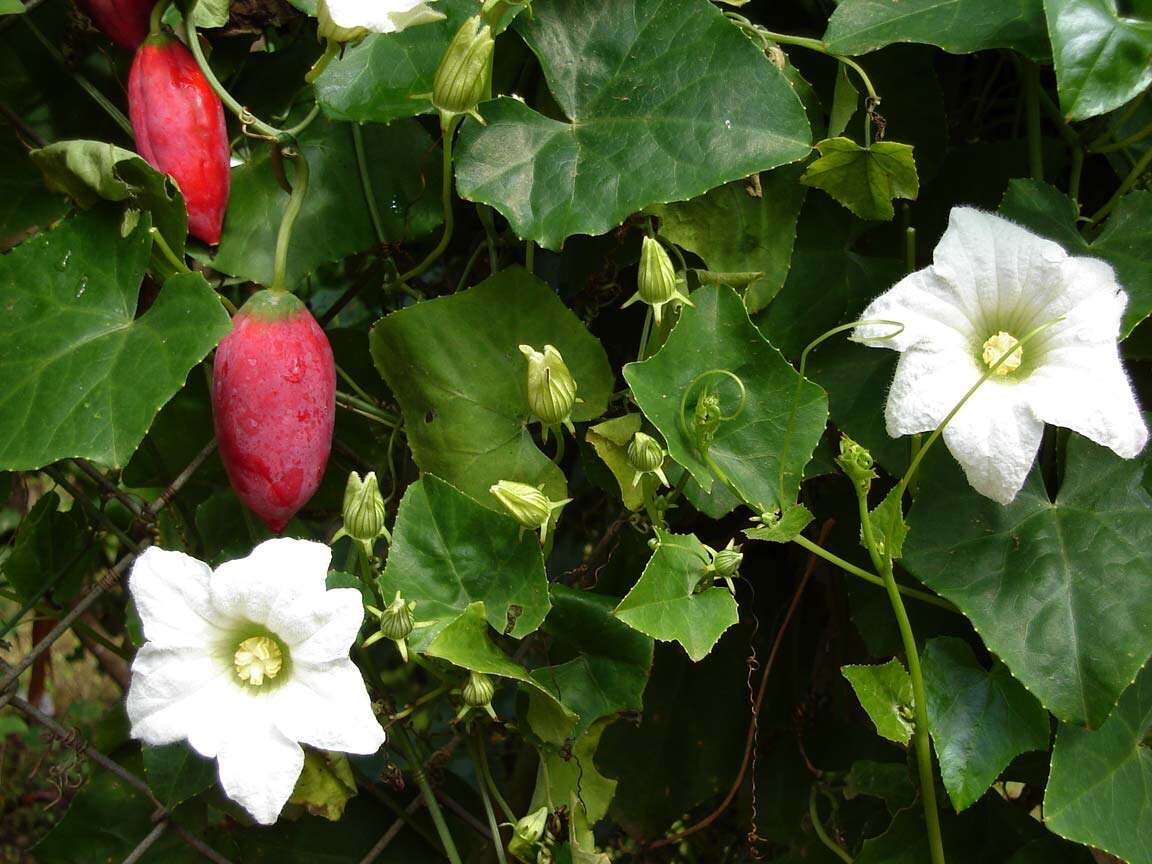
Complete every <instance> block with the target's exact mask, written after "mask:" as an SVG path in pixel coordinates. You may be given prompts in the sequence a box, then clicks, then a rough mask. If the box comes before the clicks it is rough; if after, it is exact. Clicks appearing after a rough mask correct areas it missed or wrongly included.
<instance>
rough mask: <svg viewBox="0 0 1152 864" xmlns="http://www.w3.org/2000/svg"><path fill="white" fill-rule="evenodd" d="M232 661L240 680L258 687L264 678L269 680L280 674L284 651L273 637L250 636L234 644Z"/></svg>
mask: <svg viewBox="0 0 1152 864" xmlns="http://www.w3.org/2000/svg"><path fill="white" fill-rule="evenodd" d="M232 662H233V663H235V664H236V675H237V677H239V678H240V680H241V681H244V682H246V683H248V684H251V685H252V686H253V687H259V686H260V685H261V684H263V683H264V680H265V679H268V680H271V679H273V678H275V677H276V676H277V675H279V674H280V669H281V668H282V667H283V665H284V652H283V651H281V650H280V646H279V645H278V644H277V643H276V640H275V639H271V638H269V637H268V636H251V637H249V638H247V639H245V640H244V641H243V642H241V643H240V644H239V645H238V646H236V654H235V656H234V657H233V658H232Z"/></svg>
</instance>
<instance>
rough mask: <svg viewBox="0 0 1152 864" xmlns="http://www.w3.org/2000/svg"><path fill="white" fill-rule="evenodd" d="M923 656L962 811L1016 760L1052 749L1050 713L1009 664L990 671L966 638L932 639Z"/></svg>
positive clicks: (948, 776) (951, 786)
mask: <svg viewBox="0 0 1152 864" xmlns="http://www.w3.org/2000/svg"><path fill="white" fill-rule="evenodd" d="M922 660H923V663H924V686H925V689H926V696H927V700H928V725H929V727H930V728H931V730H932V740H933V742H934V743H935V744H936V755H937V757H938V758H939V760H940V775H941V776H942V777H943V778H944V787H945V788H946V789H947V790H948V797H949V798H950V799H951V800H952V806H953V807H955V808H956V810H957V811H958V812H959V811H960V810H963V809H965V808H966V807H969V806H970V805H972V804H974V803H976V801H978V800H979V799H980V796H982V795H983V794H984V793H985V792H986V791H987V790H988V787H989V786H991V785H992V783H993V782H994V781H995V780H996V778H997V777H999V776H1000V772H1001V771H1003V770H1004V769H1005V768H1006V767H1008V763H1009V762H1011V761H1012V760H1013V759H1014V758H1016V757H1017V756H1019V755H1020V754H1021V753H1025V752H1027V751H1029V750H1046V749H1047V748H1048V737H1049V724H1048V712H1047V711H1045V710H1044V708H1043V707H1042V706H1041V705H1040V703H1039V702H1038V701H1037V699H1036V697H1035V696H1033V695H1032V694H1031V693H1029V692H1028V691H1027V690H1025V689H1024V686H1023V685H1022V684H1021V683H1020V682H1019V681H1017V680H1016V679H1015V678H1013V677H1012V676H1011V675H1010V674H1009V672H1008V669H1007V668H1006V667H1005V666H1004V665H1003V664H999V663H998V664H996V665H995V666H993V668H992V670H991V671H990V672H989V671H986V670H985V669H984V667H983V666H981V665H980V663H979V662H978V661H977V660H976V656H975V655H974V654H973V653H972V649H971V648H969V647H968V644H967V643H966V642H964V641H963V640H962V639H955V638H951V637H941V638H939V639H930V640H928V643H927V645H925V647H924V651H923V654H922Z"/></svg>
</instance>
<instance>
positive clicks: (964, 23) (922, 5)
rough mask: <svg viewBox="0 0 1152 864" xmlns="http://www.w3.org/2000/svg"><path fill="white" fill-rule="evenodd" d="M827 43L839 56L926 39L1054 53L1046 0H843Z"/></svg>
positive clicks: (957, 49) (970, 47)
mask: <svg viewBox="0 0 1152 864" xmlns="http://www.w3.org/2000/svg"><path fill="white" fill-rule="evenodd" d="M824 42H825V44H826V45H827V46H828V50H829V51H831V52H832V53H833V54H847V55H850V56H851V55H856V54H867V53H868V52H869V51H875V50H877V49H878V48H883V47H884V46H886V45H892V44H894V43H896V42H923V43H925V44H927V45H935V46H937V47H938V48H943V49H944V50H945V51H948V52H950V53H952V54H970V53H971V52H973V51H984V50H987V49H989V48H1012V49H1014V50H1017V51H1019V52H1021V53H1022V54H1026V55H1027V56H1029V57H1031V58H1033V59H1035V60H1045V59H1047V57H1048V40H1047V38H1046V34H1045V33H1044V10H1043V8H1042V7H1041V0H843V2H842V3H840V5H839V6H837V7H836V11H835V12H833V13H832V17H831V18H830V19H829V21H828V29H827V31H826V32H825V33H824Z"/></svg>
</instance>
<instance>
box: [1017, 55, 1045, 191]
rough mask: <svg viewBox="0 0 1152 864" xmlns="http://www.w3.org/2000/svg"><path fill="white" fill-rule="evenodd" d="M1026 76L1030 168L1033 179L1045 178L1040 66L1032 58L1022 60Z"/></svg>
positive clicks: (1025, 93) (1025, 92) (1023, 71)
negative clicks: (1041, 134) (1041, 132)
mask: <svg viewBox="0 0 1152 864" xmlns="http://www.w3.org/2000/svg"><path fill="white" fill-rule="evenodd" d="M1020 74H1021V75H1022V76H1023V78H1024V100H1025V101H1024V111H1025V122H1026V123H1027V128H1028V170H1029V172H1030V173H1031V175H1032V179H1033V180H1040V181H1043V180H1044V150H1043V146H1042V145H1043V140H1042V139H1041V137H1040V68H1039V67H1038V66H1037V65H1036V64H1035V63H1033V62H1031V61H1030V60H1021V61H1020Z"/></svg>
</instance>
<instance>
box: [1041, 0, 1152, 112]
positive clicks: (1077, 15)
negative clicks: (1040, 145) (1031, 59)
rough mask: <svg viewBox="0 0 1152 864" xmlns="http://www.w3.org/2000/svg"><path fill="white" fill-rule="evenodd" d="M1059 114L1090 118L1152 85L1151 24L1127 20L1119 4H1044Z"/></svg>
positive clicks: (1097, 0) (1048, 0)
mask: <svg viewBox="0 0 1152 864" xmlns="http://www.w3.org/2000/svg"><path fill="white" fill-rule="evenodd" d="M1044 12H1045V14H1046V15H1047V17H1048V35H1049V36H1050V37H1051V39H1052V58H1053V61H1054V63H1055V66H1056V89H1057V91H1058V92H1059V93H1060V110H1062V111H1063V112H1064V114H1065V116H1066V117H1067V118H1068V119H1069V120H1086V119H1088V118H1089V117H1095V116H1097V115H1098V114H1106V113H1107V112H1109V111H1111V110H1112V109H1113V108H1119V107H1120V106H1121V105H1123V104H1124V103H1126V102H1128V101H1129V100H1131V99H1132V98H1133V97H1135V96H1137V95H1139V94H1140V93H1141V92H1142V91H1144V90H1145V89H1146V88H1147V87H1148V85H1149V84H1152V21H1148V20H1138V19H1136V18H1128V17H1124V16H1122V15H1121V14H1120V12H1119V11H1118V9H1117V6H1116V0H1044Z"/></svg>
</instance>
